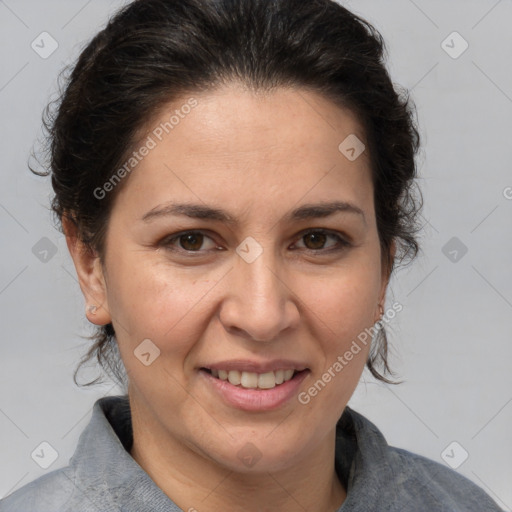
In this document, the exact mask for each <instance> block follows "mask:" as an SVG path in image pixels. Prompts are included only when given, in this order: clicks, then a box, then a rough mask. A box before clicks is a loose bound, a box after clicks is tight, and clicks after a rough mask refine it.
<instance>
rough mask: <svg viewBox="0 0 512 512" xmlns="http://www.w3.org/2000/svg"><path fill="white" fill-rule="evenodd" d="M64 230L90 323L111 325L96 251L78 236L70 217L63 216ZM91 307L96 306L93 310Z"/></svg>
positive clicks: (104, 284)
mask: <svg viewBox="0 0 512 512" xmlns="http://www.w3.org/2000/svg"><path fill="white" fill-rule="evenodd" d="M62 228H63V231H64V234H65V236H66V244H67V246H68V250H69V254H70V255H71V258H72V259H73V263H74V264H75V269H76V273H77V276H78V282H79V284H80V289H81V290H82V293H83V295H84V298H85V303H86V315H87V319H88V320H89V322H91V323H93V324H95V325H107V324H109V323H111V321H112V318H111V316H110V312H109V308H108V303H107V287H106V282H105V276H104V273H103V266H102V264H101V261H100V258H99V256H98V254H96V252H95V251H93V250H92V249H91V248H90V247H88V246H86V245H85V244H84V243H83V242H82V240H81V239H80V237H79V236H78V229H77V226H76V224H75V222H74V221H73V219H71V218H70V217H69V216H68V215H66V214H65V215H63V216H62ZM91 306H94V307H92V308H91Z"/></svg>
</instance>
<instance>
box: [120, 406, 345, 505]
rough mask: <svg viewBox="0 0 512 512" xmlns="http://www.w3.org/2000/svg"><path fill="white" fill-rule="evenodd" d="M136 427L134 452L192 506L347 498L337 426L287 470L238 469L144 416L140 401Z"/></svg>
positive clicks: (172, 494)
mask: <svg viewBox="0 0 512 512" xmlns="http://www.w3.org/2000/svg"><path fill="white" fill-rule="evenodd" d="M132 427H133V446H132V449H131V451H130V454H131V456H132V457H133V458H134V459H135V461H136V462H137V463H138V464H139V465H140V466H141V467H142V468H143V469H144V471H146V473H148V475H149V476H150V477H151V479H152V480H153V481H154V482H155V483H156V485H157V486H158V487H159V488H160V489H161V490H162V491H163V492H164V493H165V494H166V495H167V496H168V497H169V498H170V499H171V500H172V501H173V502H174V503H175V504H176V505H178V506H179V507H180V508H181V509H182V510H186V511H188V512H202V511H203V510H208V511H209V512H221V511H222V512H224V511H225V510H230V511H243V512H262V511H264V512H273V511H279V512H291V511H293V512H296V511H297V510H308V511H311V512H336V511H337V510H338V509H339V507H340V506H341V504H342V503H343V501H344V500H345V498H346V491H345V489H344V488H343V486H342V485H341V483H340V481H339V479H338V477H337V474H336V471H335V468H334V449H335V433H336V432H335V429H333V430H332V432H330V433H329V434H328V435H327V436H325V438H324V439H323V440H322V442H321V445H320V446H317V447H315V450H314V451H313V452H312V453H309V454H305V456H304V458H303V459H302V462H301V463H298V464H294V465H293V466H292V467H290V468H288V469H286V470H280V471H276V472H269V471H265V472H259V473H255V472H251V473H237V472H234V471H231V470H230V469H228V468H226V467H222V466H220V465H219V464H218V463H216V462H215V461H213V460H212V459H210V458H208V457H207V456H206V455H205V454H202V453H201V452H200V450H199V449H197V447H192V446H185V445H184V444H183V443H180V441H179V440H177V439H175V438H174V437H173V436H171V435H170V434H169V432H167V431H165V429H163V427H162V425H160V424H157V422H152V421H148V420H147V415H145V416H144V420H142V416H141V415H140V414H139V413H138V410H137V408H136V407H134V408H132ZM194 448H195V449H194Z"/></svg>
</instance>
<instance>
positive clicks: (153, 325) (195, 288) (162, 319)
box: [108, 256, 212, 352]
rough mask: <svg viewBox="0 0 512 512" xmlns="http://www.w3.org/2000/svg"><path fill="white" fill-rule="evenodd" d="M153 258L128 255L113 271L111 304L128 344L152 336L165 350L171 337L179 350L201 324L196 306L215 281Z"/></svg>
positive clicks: (134, 344)
mask: <svg viewBox="0 0 512 512" xmlns="http://www.w3.org/2000/svg"><path fill="white" fill-rule="evenodd" d="M150 260H151V258H150V257H147V258H146V257H144V256H142V257H141V258H140V259H139V260H138V261H130V259H128V258H125V259H122V260H120V261H119V262H118V264H117V265H115V267H114V268H113V270H112V271H111V272H110V273H109V277H110V279H109V283H108V304H109V310H110V313H111V315H112V318H113V322H114V326H115V325H116V322H117V324H118V325H119V326H120V329H118V331H119V335H118V338H119V341H121V340H122V341H123V342H124V343H125V344H128V345H130V346H132V345H133V346H136V345H138V344H139V343H140V342H141V341H142V340H143V339H146V338H149V339H151V340H152V341H154V343H155V344H157V346H159V348H160V349H161V350H163V349H164V343H165V341H166V340H169V339H171V340H172V341H173V343H172V344H171V347H166V350H168V349H169V348H171V349H172V351H175V352H176V351H178V352H179V351H180V350H181V349H185V348H186V347H187V346H188V343H189V339H190V338H191V336H192V334H193V332H195V331H196V330H197V329H198V328H199V327H200V317H199V316H198V313H197V311H196V310H197V309H198V304H200V302H201V299H202V298H204V297H205V295H206V294H207V292H208V289H209V287H211V286H212V284H211V283H209V282H206V281H205V280H199V279H196V278H194V277H193V276H192V275H191V274H186V275H185V274H183V273H180V272H178V271H176V269H175V268H172V267H171V266H169V265H163V264H156V265H155V264H152V263H151V261H150ZM194 320H195V321H194ZM116 332H117V331H116Z"/></svg>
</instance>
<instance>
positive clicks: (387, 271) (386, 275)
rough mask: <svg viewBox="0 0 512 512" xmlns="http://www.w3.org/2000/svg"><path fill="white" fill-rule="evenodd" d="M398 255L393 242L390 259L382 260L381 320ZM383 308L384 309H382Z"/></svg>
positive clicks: (379, 303)
mask: <svg viewBox="0 0 512 512" xmlns="http://www.w3.org/2000/svg"><path fill="white" fill-rule="evenodd" d="M395 255H396V241H395V240H393V241H392V243H391V246H390V249H389V257H388V258H383V259H382V287H381V291H380V295H379V302H378V307H379V318H380V317H382V316H383V314H384V306H383V305H384V303H385V301H386V290H387V288H388V284H389V280H390V278H391V270H392V268H393V261H394V259H395ZM381 308H382V309H381Z"/></svg>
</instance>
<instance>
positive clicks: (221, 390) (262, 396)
mask: <svg viewBox="0 0 512 512" xmlns="http://www.w3.org/2000/svg"><path fill="white" fill-rule="evenodd" d="M199 373H200V374H201V375H202V376H203V378H205V379H206V382H207V384H208V385H209V386H210V387H211V388H212V389H213V390H214V391H215V392H216V393H218V394H219V395H220V396H221V398H222V399H223V400H224V401H225V402H226V403H227V404H228V405H231V406H233V407H236V408H237V409H242V410H244V411H271V410H273V409H277V408H278V407H281V406H282V405H284V404H285V403H286V402H288V401H289V400H291V399H292V398H293V397H294V396H297V394H298V391H299V387H300V385H301V383H302V381H303V380H304V379H305V378H306V376H307V374H308V373H309V370H305V371H302V372H299V373H297V374H296V375H295V376H294V377H293V378H292V379H290V380H288V381H286V382H283V383H282V384H279V386H276V387H274V388H271V389H246V388H243V387H240V386H234V385H233V384H231V383H230V382H229V381H227V380H221V379H217V378H216V377H214V376H213V375H211V374H210V373H208V372H207V371H205V370H199Z"/></svg>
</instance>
